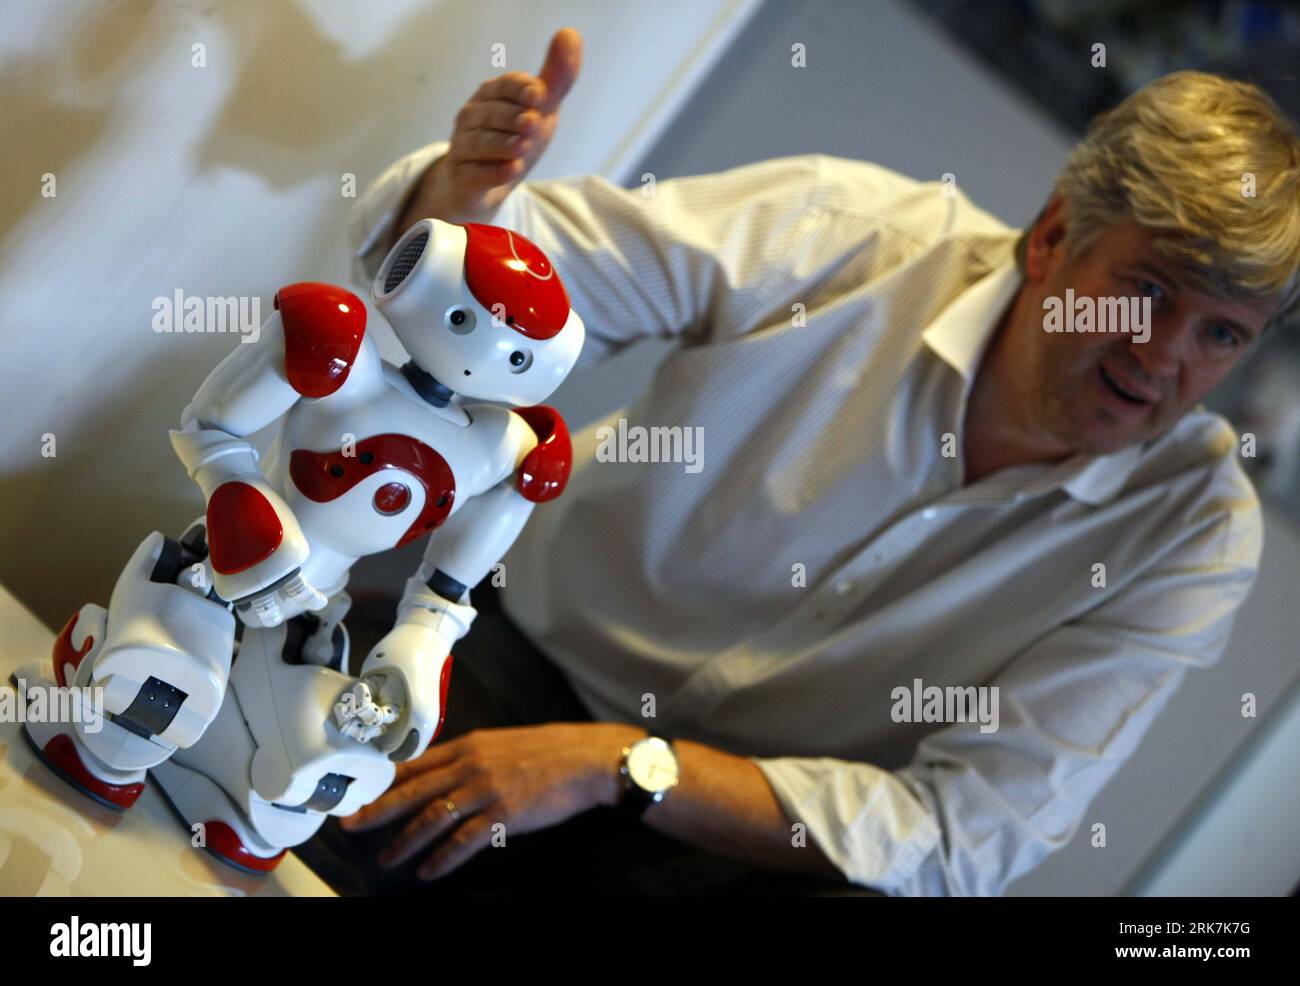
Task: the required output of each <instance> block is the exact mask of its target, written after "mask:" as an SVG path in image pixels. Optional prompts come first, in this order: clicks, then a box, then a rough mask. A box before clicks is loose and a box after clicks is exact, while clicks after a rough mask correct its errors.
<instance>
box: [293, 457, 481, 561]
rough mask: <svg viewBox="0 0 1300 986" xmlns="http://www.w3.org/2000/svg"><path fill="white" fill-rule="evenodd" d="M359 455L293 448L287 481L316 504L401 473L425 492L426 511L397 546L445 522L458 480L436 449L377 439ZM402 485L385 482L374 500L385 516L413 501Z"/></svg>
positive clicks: (376, 507) (423, 511)
mask: <svg viewBox="0 0 1300 986" xmlns="http://www.w3.org/2000/svg"><path fill="white" fill-rule="evenodd" d="M355 451H356V455H344V454H343V452H342V451H341V450H340V451H337V452H312V451H309V450H307V449H294V450H293V452H292V454H291V455H290V456H289V476H290V478H292V479H293V484H294V486H296V487H298V489H299V490H301V491H302V495H303V496H305V497H307V499H309V500H315V501H316V502H317V503H328V502H329V501H330V500H337V499H338V498H339V497H341V496H342V495H343V494H344V493H346V492H348V490H350V489H352V488H353V487H354V486H356V485H357V484H358V483H360V482H361V481H362V480H363V479H365V478H366V477H368V476H373V475H374V474H375V473H377V472H379V471H380V470H381V469H401V470H403V471H404V472H406V473H408V474H409V475H410V476H411V477H412V479H414V480H415V481H416V482H418V483H419V484H420V485H421V486H423V487H424V508H423V509H422V510H421V511H420V514H419V516H418V517H416V518H415V521H414V523H412V524H411V526H410V527H408V528H407V529H406V533H405V534H403V535H402V536H401V538H400V539H399V540H398V542H397V544H396V545H394V547H401V546H402V545H404V544H406V543H407V542H408V541H413V540H414V539H415V538H418V537H420V536H421V535H423V534H428V533H429V532H430V531H431V530H433V529H434V528H435V527H437V526H438V525H439V524H441V523H442V522H443V521H444V520H446V519H447V515H448V514H449V513H451V506H452V503H453V502H454V501H455V499H456V479H455V477H454V476H453V475H452V472H451V466H449V465H447V460H446V459H444V458H443V457H442V456H441V455H439V454H438V452H437V450H435V449H433V448H430V447H429V446H428V445H425V444H424V442H421V441H419V440H418V439H415V438H411V437H410V436H409V435H396V434H385V435H373V436H371V437H370V438H367V439H364V440H362V441H360V442H357V445H356V449H355ZM410 499H411V497H410V492H409V491H408V490H406V488H405V487H404V486H403V485H402V484H401V483H385V484H384V485H383V486H381V487H380V488H379V489H378V490H376V491H375V495H374V503H373V506H374V509H375V510H377V511H378V512H379V513H381V514H385V515H388V514H395V513H398V512H400V511H401V510H402V509H403V508H404V507H405V506H406V505H407V504H408V503H409V502H410Z"/></svg>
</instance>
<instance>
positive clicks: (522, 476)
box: [512, 404, 573, 503]
mask: <svg viewBox="0 0 1300 986" xmlns="http://www.w3.org/2000/svg"><path fill="white" fill-rule="evenodd" d="M512 410H513V411H514V412H515V414H517V415H519V416H520V417H521V418H523V419H524V420H525V421H527V422H528V426H529V427H530V428H532V429H533V431H534V432H535V433H536V435H537V447H536V448H534V449H533V450H532V451H531V452H529V453H528V454H527V455H526V456H524V461H523V462H521V463H520V464H519V469H518V470H517V471H516V472H515V486H516V487H518V489H519V492H520V493H521V494H523V497H524V499H526V500H532V501H533V503H541V502H543V501H544V500H554V499H555V498H556V497H557V496H559V495H560V494H561V493H563V492H564V484H565V483H567V482H568V481H569V470H570V469H571V468H572V467H573V445H572V443H571V442H570V441H569V426H568V425H566V424H565V423H564V419H563V418H562V417H560V412H559V411H557V410H555V408H553V407H548V406H547V405H545V404H535V405H534V406H532V407H516V408H512Z"/></svg>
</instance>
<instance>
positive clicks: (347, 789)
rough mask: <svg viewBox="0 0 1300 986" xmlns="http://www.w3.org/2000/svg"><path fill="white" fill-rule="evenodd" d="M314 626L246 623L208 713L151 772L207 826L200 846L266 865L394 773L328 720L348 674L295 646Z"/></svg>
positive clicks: (191, 817) (308, 621) (252, 867)
mask: <svg viewBox="0 0 1300 986" xmlns="http://www.w3.org/2000/svg"><path fill="white" fill-rule="evenodd" d="M335 605H336V604H335V601H334V600H331V604H330V608H332V607H334V606H335ZM344 609H346V606H345V605H344ZM328 611H329V608H327V610H324V611H322V614H323V613H327V612H328ZM323 625H324V624H323V622H322V621H320V620H318V619H317V617H316V616H314V615H311V614H304V615H302V616H298V617H295V618H293V619H291V620H288V621H286V622H285V623H283V624H281V625H280V626H278V627H271V628H255V627H248V628H246V629H245V631H244V635H243V640H242V642H241V644H240V649H239V657H238V659H237V660H236V661H235V663H234V667H233V668H232V670H231V676H230V688H229V689H228V690H227V693H226V699H225V702H224V703H223V705H222V707H221V711H220V713H219V714H218V716H217V719H216V721H215V722H214V723H213V724H212V726H211V727H210V728H209V730H208V731H207V732H206V733H205V734H204V735H203V738H202V739H201V740H199V742H197V743H195V744H194V745H193V746H191V747H189V748H187V749H185V750H178V751H177V753H176V755H175V756H173V757H172V758H171V759H170V760H169V761H167V762H166V763H163V764H159V765H158V766H157V767H154V768H152V770H151V771H150V773H151V774H152V775H153V777H154V779H155V780H156V781H157V782H158V784H159V785H160V786H161V787H162V789H163V791H164V792H165V794H166V795H167V798H168V800H169V801H170V802H171V803H172V805H173V807H175V809H176V811H177V813H178V814H179V815H180V816H181V818H182V819H183V820H184V822H185V824H186V825H188V826H189V827H190V829H191V831H192V832H200V831H202V832H205V833H206V834H207V838H206V845H205V848H207V849H208V850H209V851H210V852H212V853H213V854H214V855H216V856H217V857H218V858H220V859H222V860H224V861H225V862H227V863H230V864H231V865H234V866H237V867H239V868H240V869H243V870H247V871H251V872H266V871H267V870H269V869H272V868H273V867H274V866H275V865H276V863H277V862H278V861H279V859H280V857H281V856H282V855H283V853H284V850H285V849H287V848H290V847H292V846H296V845H299V844H301V843H303V842H305V841H307V840H308V839H309V838H311V837H312V836H313V835H314V834H315V833H316V831H317V830H318V829H319V828H320V826H321V824H322V823H323V822H324V821H325V816H326V815H350V814H352V813H353V812H355V811H357V810H358V809H360V808H361V807H363V806H364V805H367V804H369V803H370V802H372V801H374V800H375V799H376V798H377V797H379V796H380V795H381V794H382V793H383V792H384V791H386V790H387V789H388V787H389V785H391V784H392V781H393V777H394V774H395V773H396V766H395V765H394V763H393V762H392V761H390V760H389V759H388V758H387V757H386V756H384V755H383V753H382V752H380V751H379V750H378V749H377V748H376V747H375V746H374V745H372V744H369V743H357V742H355V741H354V740H351V739H348V738H347V737H345V736H344V735H343V734H342V733H340V732H339V730H338V727H337V726H336V725H335V724H334V717H333V706H334V702H335V701H336V700H337V699H338V696H339V695H340V694H341V693H342V692H343V691H344V690H345V689H346V688H348V687H350V686H351V685H352V684H354V683H355V682H356V680H357V679H356V678H353V677H351V676H349V675H346V674H343V673H342V672H340V671H338V670H336V669H335V668H333V667H329V666H322V665H319V664H315V663H313V662H312V661H311V660H310V659H309V658H308V657H307V656H306V655H304V654H303V649H304V648H305V647H306V646H308V645H309V643H310V641H311V640H312V638H313V636H314V635H315V634H316V633H317V631H319V629H320V627H321V626H323ZM336 626H337V623H336ZM335 637H336V634H335V633H333V632H332V633H330V639H334V638H335ZM200 825H201V828H195V826H200ZM214 833H215V835H214Z"/></svg>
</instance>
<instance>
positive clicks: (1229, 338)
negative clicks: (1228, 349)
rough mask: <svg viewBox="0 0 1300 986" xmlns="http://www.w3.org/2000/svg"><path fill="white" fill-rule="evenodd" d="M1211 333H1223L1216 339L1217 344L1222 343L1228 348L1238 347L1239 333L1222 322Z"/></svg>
mask: <svg viewBox="0 0 1300 986" xmlns="http://www.w3.org/2000/svg"><path fill="white" fill-rule="evenodd" d="M1210 331H1211V332H1217V333H1221V334H1220V335H1217V336H1216V337H1215V342H1221V343H1224V344H1225V345H1228V346H1235V345H1237V333H1235V332H1233V331H1232V329H1230V328H1228V327H1227V326H1226V325H1224V324H1223V323H1222V322H1219V323H1218V324H1217V325H1215V326H1214V328H1213V329H1211V330H1210Z"/></svg>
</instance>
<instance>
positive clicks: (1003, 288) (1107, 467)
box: [922, 257, 1145, 505]
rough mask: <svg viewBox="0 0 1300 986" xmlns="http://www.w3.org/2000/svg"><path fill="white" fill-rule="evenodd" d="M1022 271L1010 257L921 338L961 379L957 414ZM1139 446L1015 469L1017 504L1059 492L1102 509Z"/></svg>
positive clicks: (1131, 464)
mask: <svg viewBox="0 0 1300 986" xmlns="http://www.w3.org/2000/svg"><path fill="white" fill-rule="evenodd" d="M1020 282H1021V276H1020V271H1019V269H1017V267H1016V263H1015V259H1014V257H1007V258H1006V259H1005V260H1004V261H1003V262H1002V263H1001V264H999V265H998V266H996V267H994V268H993V269H992V270H991V271H990V272H989V273H988V274H986V275H985V276H984V277H983V278H981V279H980V280H979V281H977V282H976V283H975V284H973V285H971V287H969V288H967V289H966V290H965V291H964V292H962V293H961V294H960V295H958V296H957V297H956V298H955V299H954V300H953V301H952V303H951V304H949V305H948V306H947V307H946V308H945V309H944V310H943V311H942V312H940V313H939V315H938V316H937V317H936V318H935V319H934V321H933V322H931V323H930V325H929V326H928V327H927V328H926V329H925V331H924V333H922V339H924V340H925V343H926V345H928V346H929V347H930V348H931V349H932V350H933V351H934V352H935V354H936V355H938V356H939V357H940V358H941V359H942V360H943V361H944V362H945V363H947V364H948V365H949V366H951V367H952V368H953V369H954V370H956V371H957V372H958V373H959V374H960V375H961V378H962V395H961V402H960V404H959V405H958V406H959V409H960V410H959V413H960V414H962V415H964V414H965V413H966V400H967V398H968V397H969V396H970V390H971V387H972V386H973V385H974V382H975V373H976V371H977V370H978V369H979V363H980V358H981V357H982V356H983V355H984V350H985V348H986V347H987V346H988V343H989V341H990V340H991V339H992V338H993V331H994V329H996V328H997V324H998V321H999V320H1000V319H1001V317H1002V314H1003V313H1004V312H1005V311H1006V308H1007V305H1009V304H1010V303H1011V300H1012V298H1014V297H1015V294H1016V291H1017V290H1018V289H1019V287H1020ZM1144 448H1145V446H1144V445H1143V444H1140V443H1139V444H1135V445H1129V446H1127V447H1125V448H1122V449H1120V450H1119V451H1118V452H1112V453H1110V454H1109V455H1089V454H1086V453H1083V452H1080V453H1077V454H1076V455H1073V456H1071V457H1070V458H1068V459H1064V460H1062V461H1061V462H1057V463H1049V464H1044V465H1037V466H1033V467H1030V468H1028V469H1017V470H1015V471H1014V475H1017V476H1019V475H1025V476H1026V481H1025V482H1024V483H1023V484H1021V485H1019V486H1018V488H1017V489H1016V491H1015V493H1016V498H1017V499H1019V498H1021V497H1022V496H1025V495H1030V494H1034V493H1043V492H1047V491H1048V490H1051V489H1055V488H1056V487H1058V486H1059V487H1061V488H1062V489H1064V490H1065V491H1066V492H1067V493H1069V494H1070V496H1072V497H1074V498H1075V499H1076V500H1081V501H1083V502H1085V503H1090V504H1094V505H1097V504H1101V503H1105V502H1106V501H1107V500H1109V499H1111V498H1112V497H1113V496H1114V495H1115V494H1116V493H1118V492H1119V490H1120V488H1121V487H1122V486H1123V485H1124V483H1125V481H1126V480H1127V479H1128V477H1129V475H1130V474H1131V473H1132V472H1133V470H1134V469H1135V468H1136V467H1137V464H1138V462H1139V461H1140V460H1141V458H1142V453H1143V451H1144Z"/></svg>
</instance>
